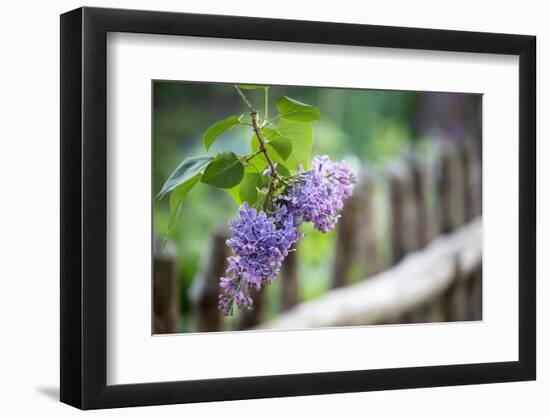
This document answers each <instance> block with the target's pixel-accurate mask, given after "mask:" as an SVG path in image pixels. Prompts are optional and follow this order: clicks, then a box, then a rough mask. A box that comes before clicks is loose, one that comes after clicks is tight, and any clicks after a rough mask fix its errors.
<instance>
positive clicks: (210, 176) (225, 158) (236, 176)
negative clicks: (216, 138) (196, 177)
mask: <svg viewBox="0 0 550 417" xmlns="http://www.w3.org/2000/svg"><path fill="white" fill-rule="evenodd" d="M243 175H244V166H243V164H242V163H241V161H240V160H239V157H238V156H237V155H235V154H234V153H233V152H220V153H219V154H217V155H216V157H215V158H214V160H213V161H212V162H210V164H209V165H208V166H207V167H206V169H205V170H204V174H202V178H201V181H202V182H204V183H205V184H209V185H213V186H214V187H218V188H232V187H234V186H235V185H237V184H238V183H240V182H241V180H242V179H243Z"/></svg>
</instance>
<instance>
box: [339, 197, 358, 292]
mask: <svg viewBox="0 0 550 417" xmlns="http://www.w3.org/2000/svg"><path fill="white" fill-rule="evenodd" d="M359 209H360V207H359V198H358V197H357V194H355V193H354V194H353V195H352V196H351V197H350V198H349V199H348V200H346V202H345V203H344V209H343V210H342V217H341V218H340V220H339V221H338V224H337V225H336V233H337V237H336V247H335V255H334V263H333V265H332V268H333V269H332V287H333V288H337V287H343V286H345V285H347V284H348V283H349V274H350V271H351V268H352V266H353V262H354V261H355V258H356V257H355V255H356V249H357V238H358V228H357V226H358V215H359Z"/></svg>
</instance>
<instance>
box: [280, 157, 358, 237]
mask: <svg viewBox="0 0 550 417" xmlns="http://www.w3.org/2000/svg"><path fill="white" fill-rule="evenodd" d="M299 171H300V172H299V175H298V177H297V179H296V180H295V181H294V182H293V184H292V186H291V187H290V188H289V189H288V192H287V193H286V194H283V195H282V196H281V197H280V198H281V199H282V200H284V201H285V202H286V204H287V206H288V207H289V212H290V213H292V214H293V215H294V217H295V218H297V219H298V221H299V222H312V223H313V224H314V227H315V229H317V230H319V231H321V232H323V233H326V232H328V231H330V230H332V229H333V228H334V226H335V225H336V222H337V221H338V218H340V215H339V214H338V213H339V212H340V211H342V208H343V207H344V200H346V199H347V198H349V197H350V196H351V193H352V191H353V184H354V183H355V176H354V175H353V173H352V172H351V170H350V169H349V166H348V165H347V164H346V163H345V162H332V161H331V160H330V159H329V157H328V156H326V155H323V156H316V157H314V158H313V168H312V169H311V170H309V171H305V172H301V171H302V170H301V169H299Z"/></svg>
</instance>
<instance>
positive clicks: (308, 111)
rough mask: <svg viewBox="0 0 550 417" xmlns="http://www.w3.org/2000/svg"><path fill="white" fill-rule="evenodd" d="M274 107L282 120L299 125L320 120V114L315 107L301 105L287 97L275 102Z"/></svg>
mask: <svg viewBox="0 0 550 417" xmlns="http://www.w3.org/2000/svg"><path fill="white" fill-rule="evenodd" d="M275 105H276V106H277V109H278V110H279V114H280V115H281V118H282V119H287V120H292V121H293V122H301V123H308V122H313V121H315V120H321V113H320V112H319V109H318V108H317V107H315V106H312V105H310V104H305V103H302V102H300V101H298V100H294V99H293V98H290V97H287V96H283V97H281V98H280V99H279V100H277V102H276V103H275Z"/></svg>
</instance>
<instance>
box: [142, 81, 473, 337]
mask: <svg viewBox="0 0 550 417" xmlns="http://www.w3.org/2000/svg"><path fill="white" fill-rule="evenodd" d="M246 94H247V96H248V97H249V100H250V101H251V102H252V103H253V105H255V106H256V107H257V108H259V109H263V102H264V101H263V100H264V98H263V91H262V90H247V91H246ZM282 95H287V96H289V97H292V98H294V99H297V100H299V101H302V102H304V103H308V104H313V105H315V106H317V107H318V108H319V109H320V111H321V115H322V117H323V120H322V122H316V123H314V148H313V155H318V154H327V155H329V156H330V158H331V159H332V160H341V159H345V160H346V161H347V162H348V163H350V164H351V165H352V166H355V167H356V168H357V169H358V167H359V165H360V164H371V165H374V166H380V165H383V164H384V163H385V162H386V161H388V160H391V159H394V158H396V157H399V156H400V155H401V154H402V153H404V152H405V151H406V150H408V149H410V148H414V147H416V148H422V149H423V150H426V149H429V148H430V147H431V146H432V144H433V142H434V141H437V140H449V141H453V140H459V139H460V137H462V136H464V135H467V134H478V135H479V134H480V133H481V111H480V109H481V96H479V95H474V94H457V93H454V94H450V93H430V92H403V91H381V90H359V89H336V88H315V87H291V86H272V87H271V88H270V114H271V115H275V114H276V108H275V105H274V103H275V101H276V99H277V98H279V97H280V96H282ZM246 111H247V108H246V107H245V106H244V104H243V103H242V101H241V99H240V98H239V97H238V95H237V94H236V92H235V90H234V88H233V86H232V85H231V84H216V83H191V82H173V81H154V82H153V138H152V139H153V154H154V156H153V158H154V167H153V187H154V190H153V191H154V193H155V194H156V193H157V192H158V191H159V190H160V189H161V187H162V184H163V183H164V181H165V180H166V179H167V177H168V176H169V175H170V173H171V172H172V171H173V170H174V169H175V168H176V167H177V166H178V165H179V163H180V162H181V160H182V159H184V158H185V157H188V156H199V155H205V154H206V152H205V150H204V146H203V142H202V135H203V133H204V131H205V130H206V129H207V128H208V127H209V126H210V125H212V124H213V123H214V122H216V121H218V120H220V119H222V118H225V117H227V116H230V115H237V116H239V115H240V114H243V113H245V112H246ZM250 137H251V129H250V128H248V127H247V126H237V127H235V128H234V129H232V130H230V131H229V132H227V133H226V134H224V135H223V136H222V137H221V138H220V139H219V140H218V141H217V142H216V143H215V144H214V145H213V146H212V147H211V149H210V151H209V152H208V154H209V155H214V154H216V153H217V152H218V151H219V150H221V149H227V150H231V151H233V152H235V153H237V154H244V153H247V152H248V151H249V147H250ZM153 204H154V207H153V222H154V233H155V235H156V236H157V237H163V236H164V235H166V233H167V227H168V221H169V216H170V212H169V206H168V198H164V199H162V200H160V201H154V203H153ZM236 212H237V206H236V204H235V203H234V201H233V200H232V199H231V198H230V196H229V195H228V194H227V193H225V192H224V191H222V190H220V189H217V188H214V187H209V186H207V185H205V184H199V185H198V186H196V187H195V188H194V189H193V190H192V191H191V192H190V193H189V195H188V196H187V198H186V200H185V203H184V205H183V208H182V211H181V214H180V217H179V220H178V222H177V223H176V226H175V227H174V228H173V229H172V230H171V231H170V234H169V236H168V237H169V239H170V240H171V241H173V242H174V243H175V247H176V250H177V257H178V268H179V288H180V308H181V311H180V313H181V314H180V318H181V320H180V324H179V331H180V332H186V331H188V330H189V323H190V320H191V317H190V314H191V313H190V305H189V301H188V291H189V288H190V285H191V283H192V281H193V279H194V277H195V276H196V275H197V272H198V271H199V268H200V265H201V262H202V261H203V259H202V258H203V256H204V255H205V254H206V252H207V248H208V244H209V237H210V230H211V229H212V227H213V226H215V225H218V224H227V223H228V222H229V220H230V219H231V218H232V217H234V216H235V215H236ZM304 231H305V233H306V234H307V238H305V239H303V240H302V242H301V243H300V248H299V256H300V258H299V259H300V280H301V281H300V283H301V286H302V287H301V297H302V299H303V300H309V299H313V298H315V297H318V296H319V295H321V294H322V293H323V292H325V291H326V290H327V289H328V288H329V286H330V274H331V262H332V254H333V247H334V242H335V233H328V234H322V233H320V232H317V231H315V230H313V229H312V228H306V229H304ZM360 273H361V272H360V271H358V272H357V276H358V277H360ZM279 291H280V289H279V285H277V283H274V284H273V285H272V286H271V288H269V291H268V309H267V313H268V317H272V316H273V315H274V314H276V312H277V309H278V308H277V300H278V293H279Z"/></svg>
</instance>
